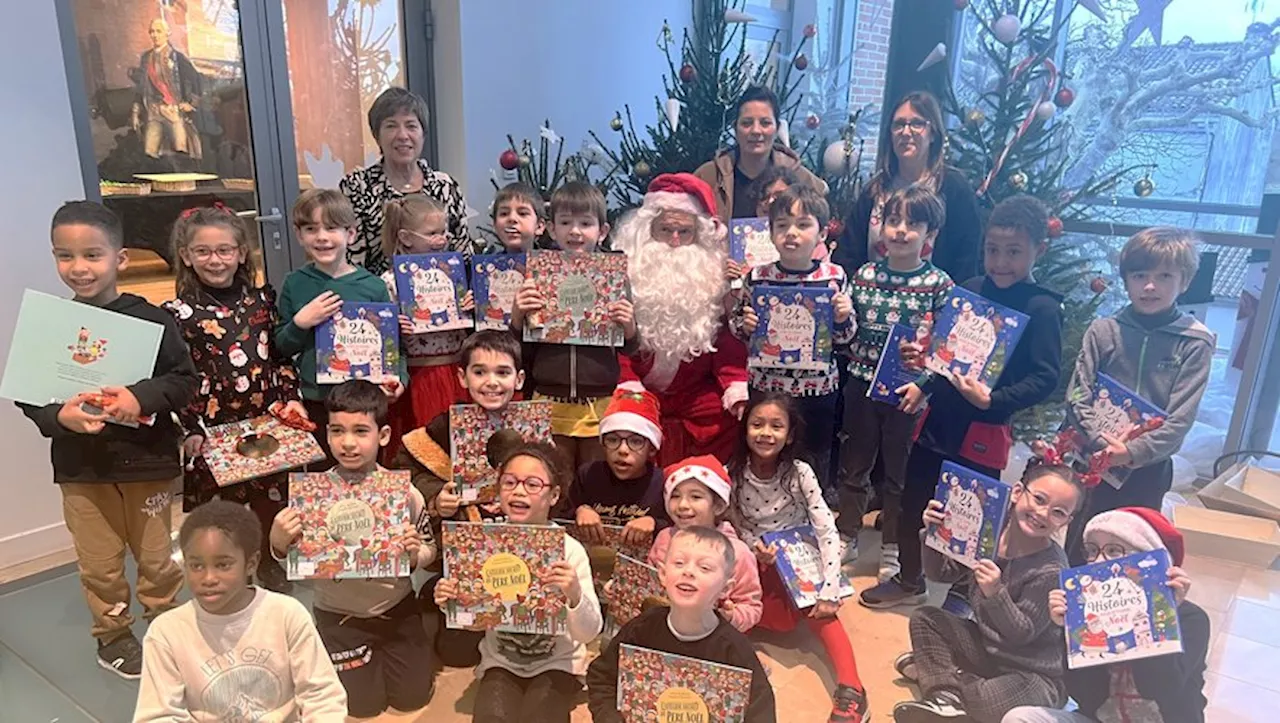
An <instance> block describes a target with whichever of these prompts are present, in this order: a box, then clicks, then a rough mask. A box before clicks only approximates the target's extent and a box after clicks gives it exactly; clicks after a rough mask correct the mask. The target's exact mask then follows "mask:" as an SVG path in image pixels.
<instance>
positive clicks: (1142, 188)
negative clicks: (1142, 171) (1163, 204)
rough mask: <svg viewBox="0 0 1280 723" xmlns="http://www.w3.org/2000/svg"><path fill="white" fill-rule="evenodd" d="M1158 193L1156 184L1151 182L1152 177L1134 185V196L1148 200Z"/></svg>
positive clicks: (1143, 178)
mask: <svg viewBox="0 0 1280 723" xmlns="http://www.w3.org/2000/svg"><path fill="white" fill-rule="evenodd" d="M1155 192H1156V182H1155V181H1153V180H1151V176H1143V177H1142V178H1139V179H1138V180H1137V181H1135V182H1134V184H1133V195H1135V196H1137V197H1138V198H1146V197H1147V196H1150V195H1151V194H1153V193H1155Z"/></svg>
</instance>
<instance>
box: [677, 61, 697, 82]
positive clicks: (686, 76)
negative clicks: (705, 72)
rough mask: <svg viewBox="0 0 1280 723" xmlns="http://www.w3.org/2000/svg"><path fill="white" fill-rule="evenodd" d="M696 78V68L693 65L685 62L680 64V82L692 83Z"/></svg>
mask: <svg viewBox="0 0 1280 723" xmlns="http://www.w3.org/2000/svg"><path fill="white" fill-rule="evenodd" d="M697 79H698V69H697V68H695V67H693V66H692V65H690V64H689V63H685V64H684V65H682V66H680V82H681V83H692V82H693V81H695V80H697Z"/></svg>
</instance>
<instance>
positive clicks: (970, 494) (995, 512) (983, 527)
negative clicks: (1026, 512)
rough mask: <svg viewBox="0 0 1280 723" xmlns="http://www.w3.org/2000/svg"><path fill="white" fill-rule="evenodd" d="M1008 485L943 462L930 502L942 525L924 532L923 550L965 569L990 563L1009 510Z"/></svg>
mask: <svg viewBox="0 0 1280 723" xmlns="http://www.w3.org/2000/svg"><path fill="white" fill-rule="evenodd" d="M1010 492H1011V488H1010V487H1009V485H1007V484H1005V483H1004V482H1001V481H1000V480H998V479H993V478H991V477H988V476H986V475H984V474H980V473H978V472H974V471H973V470H971V469H968V468H967V467H962V466H960V465H958V464H956V463H954V462H943V463H942V472H941V473H940V474H939V475H938V486H937V487H936V488H935V489H934V493H933V498H934V499H935V500H938V501H939V502H941V503H942V516H943V518H944V519H943V522H942V524H941V525H930V526H929V527H928V529H927V530H926V531H925V537H924V544H925V546H927V547H929V548H931V549H934V550H937V551H938V552H941V553H942V554H944V555H946V556H947V557H949V558H951V559H952V560H955V561H956V562H958V563H960V564H961V565H964V566H965V567H973V566H974V565H976V564H978V560H994V559H995V554H996V543H997V541H998V540H999V539H1000V531H1001V530H1002V529H1003V528H1004V520H1005V515H1006V514H1007V513H1008V510H1009V495H1010Z"/></svg>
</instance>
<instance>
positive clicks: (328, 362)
mask: <svg viewBox="0 0 1280 723" xmlns="http://www.w3.org/2000/svg"><path fill="white" fill-rule="evenodd" d="M397 311H398V309H397V307H396V305H395V304H378V303H364V302H353V301H348V302H346V303H344V304H343V305H342V310H341V311H339V312H338V313H337V314H334V315H333V317H332V318H330V319H329V320H328V321H326V322H324V323H323V324H321V325H320V326H317V327H316V382H317V383H319V384H341V383H343V382H345V381H349V380H351V379H365V380H368V381H370V382H373V383H374V384H382V383H383V382H387V381H392V380H395V381H399V379H400V376H399V367H400V320H399V314H398V313H397Z"/></svg>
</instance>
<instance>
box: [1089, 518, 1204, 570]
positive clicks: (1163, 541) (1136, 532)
mask: <svg viewBox="0 0 1280 723" xmlns="http://www.w3.org/2000/svg"><path fill="white" fill-rule="evenodd" d="M1100 532H1106V533H1108V534H1110V535H1112V536H1113V537H1115V538H1116V539H1118V540H1120V541H1121V542H1123V543H1124V544H1125V546H1126V547H1128V548H1129V549H1131V550H1132V551H1134V552H1147V551H1148V550H1168V551H1169V559H1170V560H1172V561H1173V564H1174V565H1181V564H1182V558H1183V555H1184V553H1185V547H1184V546H1183V541H1182V533H1181V532H1179V531H1178V528H1176V527H1174V526H1173V523H1172V522H1170V521H1169V520H1167V519H1165V516H1164V515H1162V514H1160V513H1159V512H1157V511H1156V510H1152V509H1148V508H1146V507H1121V508H1120V509H1118V510H1111V511H1109V512H1103V513H1102V514H1100V515H1096V516H1095V517H1094V518H1093V519H1092V520H1089V523H1088V524H1087V525H1085V526H1084V539H1085V541H1086V542H1088V541H1089V537H1090V535H1095V534H1097V533H1100Z"/></svg>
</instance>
